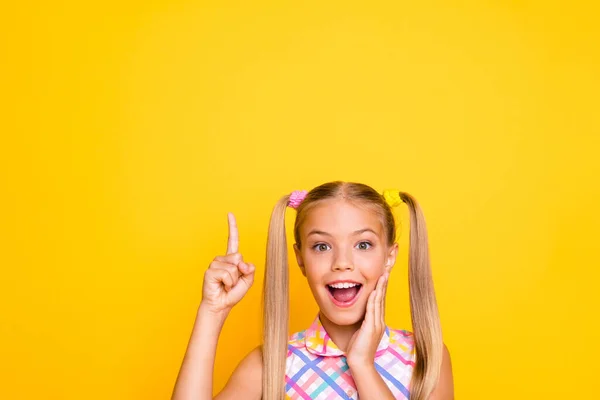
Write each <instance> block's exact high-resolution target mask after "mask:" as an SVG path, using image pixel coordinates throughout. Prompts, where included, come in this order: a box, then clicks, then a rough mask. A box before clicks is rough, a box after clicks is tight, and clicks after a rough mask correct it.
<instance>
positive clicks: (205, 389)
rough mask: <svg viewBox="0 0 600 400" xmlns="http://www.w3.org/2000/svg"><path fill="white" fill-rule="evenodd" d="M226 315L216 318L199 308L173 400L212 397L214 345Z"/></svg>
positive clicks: (194, 399)
mask: <svg viewBox="0 0 600 400" xmlns="http://www.w3.org/2000/svg"><path fill="white" fill-rule="evenodd" d="M226 318H227V314H226V313H223V314H219V315H216V314H214V313H211V312H209V311H207V310H205V309H204V308H203V307H202V305H200V307H199V308H198V313H197V315H196V321H195V322H194V328H193V330H192V335H191V337H190V341H189V344H188V347H187V350H186V353H185V357H184V359H183V363H182V365H181V369H180V370H179V375H178V377H177V382H176V383H175V388H174V390H173V396H172V400H192V399H193V400H208V399H212V398H213V394H212V390H213V368H214V364H215V356H216V352H217V342H218V340H219V335H220V334H221V329H222V328H223V324H224V323H225V319H226Z"/></svg>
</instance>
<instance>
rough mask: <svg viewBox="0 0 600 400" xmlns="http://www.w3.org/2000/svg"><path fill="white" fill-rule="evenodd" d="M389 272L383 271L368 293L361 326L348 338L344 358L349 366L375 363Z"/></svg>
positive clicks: (383, 328) (381, 332)
mask: <svg viewBox="0 0 600 400" xmlns="http://www.w3.org/2000/svg"><path fill="white" fill-rule="evenodd" d="M388 277H389V274H388V273H387V272H386V273H384V274H383V275H382V276H381V277H380V278H379V280H378V281H377V285H376V286H375V290H373V292H371V294H370V295H369V299H368V301H367V310H366V313H365V318H364V320H363V323H362V326H361V328H360V329H359V330H358V331H356V333H355V334H354V335H353V336H352V338H351V339H350V343H349V344H348V350H347V351H346V359H347V362H348V366H350V368H354V367H360V366H364V365H373V364H374V363H375V352H376V351H377V346H379V342H380V341H381V338H382V337H383V334H384V332H385V296H386V291H387V282H388Z"/></svg>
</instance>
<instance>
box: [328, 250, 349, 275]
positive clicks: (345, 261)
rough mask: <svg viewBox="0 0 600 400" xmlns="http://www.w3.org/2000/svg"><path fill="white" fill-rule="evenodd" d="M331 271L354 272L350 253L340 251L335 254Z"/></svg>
mask: <svg viewBox="0 0 600 400" xmlns="http://www.w3.org/2000/svg"><path fill="white" fill-rule="evenodd" d="M332 270H333V271H346V270H347V271H354V261H353V260H352V252H351V251H345V250H340V251H338V252H337V254H336V258H335V260H334V263H333V268H332Z"/></svg>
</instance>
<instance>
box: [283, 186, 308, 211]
mask: <svg viewBox="0 0 600 400" xmlns="http://www.w3.org/2000/svg"><path fill="white" fill-rule="evenodd" d="M307 194H308V191H306V190H294V191H293V192H292V194H290V200H289V201H288V206H290V207H292V208H293V209H297V208H298V206H299V205H300V203H302V200H304V198H305V197H306V195H307Z"/></svg>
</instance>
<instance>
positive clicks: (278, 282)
mask: <svg viewBox="0 0 600 400" xmlns="http://www.w3.org/2000/svg"><path fill="white" fill-rule="evenodd" d="M289 197H290V196H289V195H286V196H283V197H282V198H281V199H280V200H279V201H278V202H277V204H276V205H275V208H274V209H273V213H272V214H271V222H270V223H269V236H268V238H267V259H266V267H265V276H264V286H263V302H264V303H263V352H262V357H263V373H262V398H263V400H283V397H284V394H285V393H284V384H283V383H284V382H285V363H286V356H287V345H288V319H289V295H288V293H289V268H288V255H287V241H286V236H285V211H286V208H287V205H288V201H289Z"/></svg>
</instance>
